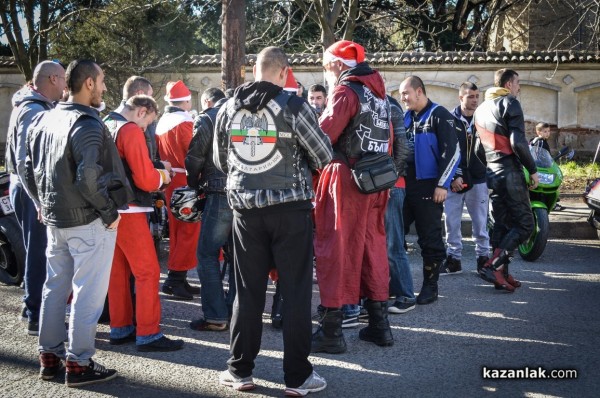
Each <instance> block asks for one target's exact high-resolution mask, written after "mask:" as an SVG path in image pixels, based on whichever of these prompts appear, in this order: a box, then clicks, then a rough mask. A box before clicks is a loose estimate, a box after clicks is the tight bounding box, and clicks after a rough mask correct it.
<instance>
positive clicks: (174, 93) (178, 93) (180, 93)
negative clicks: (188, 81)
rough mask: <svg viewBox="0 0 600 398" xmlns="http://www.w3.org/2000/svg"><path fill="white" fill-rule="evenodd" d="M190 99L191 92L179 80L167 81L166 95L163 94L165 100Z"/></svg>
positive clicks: (178, 100)
mask: <svg viewBox="0 0 600 398" xmlns="http://www.w3.org/2000/svg"><path fill="white" fill-rule="evenodd" d="M191 99H192V92H191V91H190V90H189V89H188V88H187V87H186V85H185V84H184V83H183V82H182V81H181V80H177V81H176V82H168V83H167V95H165V101H167V102H180V101H189V100H191Z"/></svg>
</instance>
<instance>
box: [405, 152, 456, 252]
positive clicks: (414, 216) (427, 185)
mask: <svg viewBox="0 0 600 398" xmlns="http://www.w3.org/2000/svg"><path fill="white" fill-rule="evenodd" d="M404 179H405V181H406V198H404V224H405V227H406V228H408V226H410V224H412V223H413V222H414V223H415V228H416V230H417V236H418V240H417V242H418V243H419V247H420V248H421V256H422V257H423V263H424V264H425V263H431V262H440V261H443V260H444V259H445V258H446V246H445V245H444V239H443V238H442V213H443V212H444V205H443V204H442V203H434V202H433V192H434V191H435V188H436V187H437V179H424V180H417V177H416V173H415V168H414V164H410V163H409V164H408V167H407V173H406V176H405V178H404Z"/></svg>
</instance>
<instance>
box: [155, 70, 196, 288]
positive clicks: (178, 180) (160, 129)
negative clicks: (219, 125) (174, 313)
mask: <svg viewBox="0 0 600 398" xmlns="http://www.w3.org/2000/svg"><path fill="white" fill-rule="evenodd" d="M191 98H192V95H191V92H190V90H189V89H188V88H187V87H186V86H185V84H184V83H183V82H182V81H181V80H178V81H177V82H169V83H167V95H166V96H165V101H167V102H168V103H169V105H168V106H167V107H166V108H165V113H164V114H163V116H162V117H161V118H160V120H159V121H158V125H157V126H156V144H157V147H158V153H159V155H160V158H161V159H162V160H166V161H168V162H169V163H171V167H172V170H173V171H174V172H175V176H174V177H173V179H172V180H171V184H170V185H169V187H168V188H167V189H166V191H165V196H166V201H167V206H169V204H170V203H171V196H172V194H173V191H174V190H175V188H179V187H182V186H185V185H187V181H186V175H185V156H186V154H187V151H188V148H189V146H190V141H191V140H192V131H193V124H194V119H193V118H192V116H191V115H190V113H189V112H188V111H186V110H184V109H182V108H179V107H178V106H174V103H178V102H186V101H190V100H191ZM169 210H170V209H169ZM199 234H200V223H186V222H183V221H179V220H177V219H176V218H175V217H174V216H173V215H172V214H171V212H170V211H169V261H168V264H167V268H168V270H169V275H168V277H167V280H166V281H165V285H164V286H163V292H165V293H168V294H174V295H175V296H176V298H179V299H187V300H191V299H193V296H192V295H191V294H185V293H184V291H183V290H181V289H179V288H178V287H179V286H180V282H181V278H183V283H184V284H185V287H186V290H188V293H191V292H189V290H190V289H189V288H190V286H189V284H187V281H185V273H186V272H187V271H189V270H191V269H193V268H195V267H196V265H197V260H196V247H197V245H198V236H199ZM182 273H183V274H182ZM174 290H175V291H174ZM198 290H199V289H198ZM194 292H195V291H194ZM198 293H199V292H198Z"/></svg>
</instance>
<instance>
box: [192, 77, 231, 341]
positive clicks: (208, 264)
mask: <svg viewBox="0 0 600 398" xmlns="http://www.w3.org/2000/svg"><path fill="white" fill-rule="evenodd" d="M200 101H201V102H202V109H203V111H202V112H200V114H198V116H197V117H196V120H195V121H194V137H193V138H192V142H191V143H190V149H189V151H188V153H187V156H186V157H185V168H186V170H187V183H188V186H189V187H190V188H194V189H197V190H199V189H202V190H203V191H204V193H205V194H206V204H205V205H204V210H203V212H202V229H201V230H200V238H199V240H198V248H197V249H196V257H197V259H198V277H199V278H200V289H201V290H200V293H201V301H202V311H203V312H204V317H203V318H200V319H195V320H193V321H192V322H191V323H190V327H191V328H192V329H193V330H199V331H226V330H227V327H228V323H229V319H230V317H231V307H232V305H233V299H234V298H235V281H234V280H233V272H232V269H231V267H230V274H229V275H230V279H229V290H228V291H227V293H225V292H224V290H223V281H222V280H221V271H220V266H219V265H220V264H219V253H220V251H221V247H223V246H224V245H225V244H226V243H227V241H228V239H229V236H230V234H231V224H232V222H233V212H232V211H231V208H229V205H228V204H227V196H226V194H225V184H226V182H227V175H225V173H223V172H222V171H221V170H219V169H218V168H217V167H216V166H215V164H214V162H213V151H212V149H213V148H212V143H213V131H214V125H215V122H216V118H217V112H218V111H219V109H220V108H221V105H223V104H224V103H225V101H226V99H225V94H223V92H222V91H221V90H219V89H218V88H209V89H208V90H206V91H205V92H204V93H202V96H201V98H200Z"/></svg>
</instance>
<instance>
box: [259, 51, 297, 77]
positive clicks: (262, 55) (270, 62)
mask: <svg viewBox="0 0 600 398" xmlns="http://www.w3.org/2000/svg"><path fill="white" fill-rule="evenodd" d="M287 66H290V64H289V63H288V59H287V55H285V53H284V52H283V50H282V49H281V48H279V47H273V46H272V47H266V48H264V49H263V50H262V51H261V52H259V53H258V56H257V57H256V68H257V69H258V70H260V71H261V72H265V71H268V70H271V71H279V70H281V69H283V68H285V67H287Z"/></svg>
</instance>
